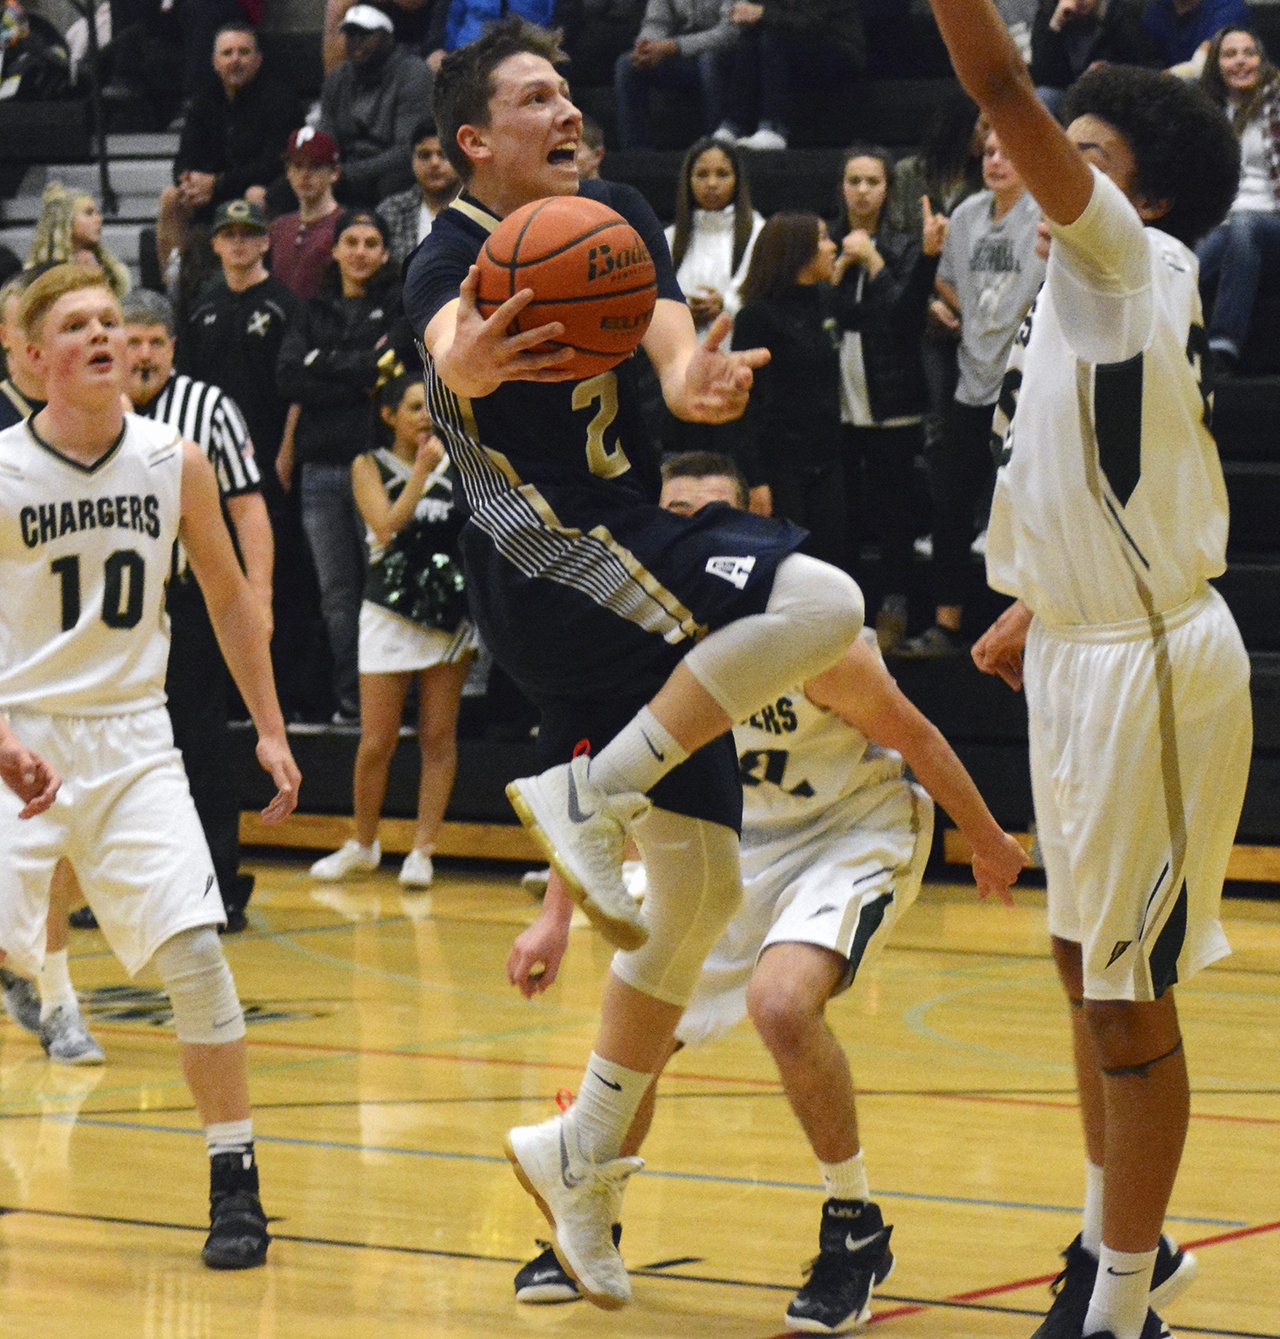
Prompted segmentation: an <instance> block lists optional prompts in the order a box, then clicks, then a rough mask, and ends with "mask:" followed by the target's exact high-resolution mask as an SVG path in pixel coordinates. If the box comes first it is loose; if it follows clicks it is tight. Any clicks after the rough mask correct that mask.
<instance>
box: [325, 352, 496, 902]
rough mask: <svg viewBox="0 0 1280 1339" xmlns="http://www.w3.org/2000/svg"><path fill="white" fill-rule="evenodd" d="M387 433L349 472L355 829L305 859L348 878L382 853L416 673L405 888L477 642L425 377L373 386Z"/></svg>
mask: <svg viewBox="0 0 1280 1339" xmlns="http://www.w3.org/2000/svg"><path fill="white" fill-rule="evenodd" d="M380 404H381V416H382V422H383V423H384V424H385V425H386V427H387V428H388V429H390V437H391V443H390V445H389V446H382V447H379V448H378V449H376V450H374V451H368V452H365V453H364V454H362V455H359V456H357V457H356V458H355V460H354V462H353V463H352V466H351V483H352V488H353V490H354V492H355V499H356V506H357V507H358V508H359V511H360V515H361V517H362V519H363V520H364V523H365V526H366V527H367V530H366V540H367V542H368V546H369V570H368V575H367V577H366V579H365V586H364V602H363V604H362V605H361V607H360V746H359V748H358V750H357V751H356V765H355V778H354V781H353V785H352V790H353V796H354V807H355V820H356V834H355V837H354V838H353V839H352V840H351V841H348V842H346V843H345V844H344V845H343V846H342V847H341V848H340V849H339V850H337V851H334V852H333V854H332V855H327V856H325V857H323V858H322V859H320V860H317V861H316V863H315V864H314V865H312V866H311V874H312V877H313V878H317V879H325V880H335V881H336V880H339V879H345V878H347V877H349V876H350V875H352V874H358V873H361V872H367V871H369V870H373V869H376V868H377V867H378V863H379V861H380V860H381V859H382V848H381V846H380V845H379V843H378V819H379V817H380V816H381V813H382V801H383V798H384V797H385V795H386V791H387V770H388V768H389V767H390V766H391V755H392V754H393V753H394V752H395V749H396V744H397V743H398V742H399V739H400V722H401V719H402V718H403V715H404V704H405V698H406V696H407V695H408V692H409V685H410V684H411V683H412V682H413V681H414V680H415V679H416V680H417V684H418V746H419V749H420V751H421V755H422V771H421V774H420V779H419V783H418V822H417V827H416V829H415V831H414V840H413V849H412V850H411V851H410V852H409V854H408V855H407V856H406V857H405V860H404V864H403V865H402V866H401V867H400V882H401V884H403V885H404V886H405V887H406V888H425V887H426V886H427V885H428V884H429V883H430V882H431V880H432V877H433V874H434V871H433V869H432V865H431V854H432V852H433V851H434V850H435V842H436V835H437V833H438V832H439V830H440V824H441V822H442V820H443V819H444V811H445V806H446V805H447V804H448V802H449V794H450V792H451V791H452V790H453V778H454V774H455V773H456V771H457V767H458V738H457V734H458V730H457V727H458V707H459V704H460V703H461V701H462V685H463V684H464V683H465V682H466V678H467V671H468V669H469V668H470V665H471V657H472V654H473V653H474V650H475V641H474V638H473V637H472V634H471V625H470V624H469V623H468V622H467V619H466V611H467V600H466V593H465V591H464V588H463V578H462V569H461V565H460V563H459V562H458V557H457V552H456V550H457V541H458V532H459V531H460V530H461V528H462V517H461V516H460V515H459V514H458V512H457V511H456V510H455V509H454V505H453V485H452V483H451V482H450V480H449V476H448V473H447V471H448V465H449V462H448V460H447V459H446V458H445V454H444V447H443V446H442V445H441V444H440V440H439V438H438V437H436V435H435V432H434V430H433V426H432V423H431V416H430V414H429V413H428V412H427V401H426V390H425V387H424V386H423V383H422V378H421V377H420V376H419V377H411V376H409V375H408V374H407V373H406V372H405V371H404V369H403V368H399V369H398V370H397V374H396V375H394V376H392V377H391V379H390V380H389V381H388V382H387V384H386V386H384V387H383V390H382V394H381V397H380Z"/></svg>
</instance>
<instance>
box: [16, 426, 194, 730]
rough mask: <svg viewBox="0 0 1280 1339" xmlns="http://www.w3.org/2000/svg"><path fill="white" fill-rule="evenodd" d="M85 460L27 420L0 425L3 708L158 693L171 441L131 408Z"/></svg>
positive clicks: (173, 497)
mask: <svg viewBox="0 0 1280 1339" xmlns="http://www.w3.org/2000/svg"><path fill="white" fill-rule="evenodd" d="M124 422H125V426H124V431H123V432H122V434H121V436H120V439H119V440H118V441H117V442H116V444H115V446H113V447H112V448H111V450H110V451H108V452H107V454H106V455H105V456H104V457H103V458H102V459H101V460H100V461H98V463H97V464H96V465H94V466H92V467H85V466H82V465H78V464H76V463H75V462H74V461H71V460H69V459H67V458H66V457H65V456H62V455H60V454H59V453H58V452H57V451H55V450H54V449H53V448H52V447H50V446H47V445H46V444H44V443H43V442H41V441H40V439H39V438H38V437H37V436H36V435H35V433H34V431H33V430H32V428H31V426H30V422H28V423H21V424H18V425H17V426H16V427H13V428H8V429H6V430H5V431H4V432H0V589H3V591H4V604H3V608H2V612H0V709H4V710H12V709H14V708H25V709H27V710H30V711H38V712H43V713H47V714H49V715H58V716H109V715H117V714H119V713H122V712H129V711H142V710H145V709H147V708H151V707H157V706H162V705H163V704H164V700H165V695H164V675H165V666H166V664H167V662H168V658H169V626H168V619H167V618H166V616H165V612H164V586H165V580H166V578H167V576H168V574H169V561H170V555H171V553H172V551H173V543H174V540H175V538H176V537H177V533H178V521H179V517H180V514H181V506H182V501H181V495H182V441H181V438H180V437H179V436H178V435H177V433H176V432H175V431H174V430H173V428H171V427H169V426H168V425H166V424H162V423H152V422H150V421H149V420H147V419H142V418H138V417H136V416H135V415H133V414H126V415H125V421H124Z"/></svg>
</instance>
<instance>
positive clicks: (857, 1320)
mask: <svg viewBox="0 0 1280 1339" xmlns="http://www.w3.org/2000/svg"><path fill="white" fill-rule="evenodd" d="M896 1263H897V1261H896V1259H895V1257H894V1256H892V1255H890V1256H889V1267H888V1269H886V1270H885V1271H884V1273H883V1274H881V1275H880V1276H879V1278H876V1279H874V1280H873V1282H872V1284H871V1290H870V1292H868V1293H867V1304H866V1306H864V1307H863V1308H862V1310H861V1311H859V1312H858V1314H857V1315H856V1316H848V1317H846V1318H845V1319H844V1320H842V1321H840V1322H839V1323H838V1324H836V1325H824V1324H823V1323H822V1322H821V1321H818V1320H807V1319H805V1317H803V1316H793V1315H791V1313H790V1312H788V1313H787V1315H786V1316H785V1317H784V1319H785V1320H786V1322H787V1329H788V1330H798V1331H800V1332H801V1333H802V1334H841V1333H843V1332H845V1331H847V1330H859V1329H861V1328H862V1327H863V1326H864V1325H866V1323H867V1322H868V1321H869V1320H870V1319H871V1299H872V1298H873V1297H875V1295H876V1289H877V1288H878V1287H879V1286H880V1285H881V1284H882V1283H883V1282H884V1281H885V1280H886V1279H887V1278H888V1277H889V1275H890V1274H892V1273H893V1267H894V1265H895V1264H896Z"/></svg>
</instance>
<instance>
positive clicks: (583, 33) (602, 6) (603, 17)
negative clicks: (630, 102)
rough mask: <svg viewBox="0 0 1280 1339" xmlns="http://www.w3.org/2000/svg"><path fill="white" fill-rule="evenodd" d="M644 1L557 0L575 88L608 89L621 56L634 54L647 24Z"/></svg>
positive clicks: (558, 20)
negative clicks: (645, 23)
mask: <svg viewBox="0 0 1280 1339" xmlns="http://www.w3.org/2000/svg"><path fill="white" fill-rule="evenodd" d="M644 10H645V5H644V0H556V7H555V22H556V24H557V25H559V26H560V27H562V28H563V29H564V44H563V45H564V49H565V52H566V53H567V54H568V57H569V69H570V70H572V71H573V86H574V87H575V88H599V87H602V86H603V87H608V85H610V84H612V83H613V70H614V66H615V65H617V63H618V57H619V56H621V55H622V54H623V53H624V52H626V51H630V50H631V48H632V46H633V44H634V43H635V40H636V33H638V32H639V31H640V25H641V23H642V22H643V21H644Z"/></svg>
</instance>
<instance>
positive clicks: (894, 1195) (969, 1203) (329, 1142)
mask: <svg viewBox="0 0 1280 1339" xmlns="http://www.w3.org/2000/svg"><path fill="white" fill-rule="evenodd" d="M47 1119H49V1120H63V1121H65V1120H68V1119H72V1120H74V1119H75V1118H74V1117H72V1118H69V1117H66V1116H59V1115H51V1116H49V1117H48V1118H47ZM79 1124H81V1125H87V1126H95V1127H97V1128H99V1129H105V1130H140V1131H145V1132H147V1133H148V1134H175V1135H185V1136H187V1137H188V1138H196V1137H203V1133H204V1132H203V1131H202V1130H198V1129H196V1130H189V1129H183V1128H182V1127H181V1126H175V1125H146V1124H143V1123H141V1122H138V1121H121V1120H96V1119H94V1118H93V1117H92V1116H89V1117H82V1118H80V1120H79ZM253 1138H254V1142H255V1143H257V1144H279V1145H281V1146H283V1147H288V1148H316V1149H332V1150H334V1151H335V1152H340V1153H362V1154H364V1153H382V1154H386V1155H388V1156H392V1157H406V1158H427V1159H431V1160H436V1161H442V1162H478V1163H484V1164H488V1165H490V1166H499V1167H505V1166H507V1159H506V1158H505V1157H502V1158H500V1157H497V1156H496V1155H494V1154H491V1153H446V1152H443V1151H441V1150H439V1149H430V1148H398V1147H396V1146H394V1145H383V1144H352V1143H347V1142H345V1141H342V1140H333V1139H299V1138H297V1137H290V1136H286V1135H266V1134H259V1133H258V1132H257V1131H254V1136H253ZM645 1176H646V1177H656V1178H660V1179H662V1180H665V1181H700V1182H702V1183H704V1184H708V1185H723V1186H745V1187H747V1188H748V1189H752V1190H803V1191H809V1192H812V1191H820V1190H821V1189H822V1187H821V1186H820V1185H816V1184H813V1183H811V1182H807V1181H763V1180H758V1179H754V1178H752V1177H746V1176H713V1175H711V1174H710V1173H707V1172H668V1171H660V1170H658V1169H656V1168H649V1169H646V1171H645ZM873 1193H874V1194H875V1195H876V1196H877V1198H881V1199H897V1200H911V1201H913V1202H916V1203H922V1204H955V1205H962V1206H964V1207H967V1208H981V1209H1020V1210H1031V1211H1034V1212H1037V1213H1065V1214H1075V1215H1077V1216H1078V1215H1079V1214H1080V1213H1081V1212H1082V1210H1081V1209H1080V1207H1079V1206H1078V1205H1069V1204H1027V1203H1023V1202H1021V1201H1018V1200H986V1199H972V1198H967V1197H965V1196H960V1195H922V1194H918V1193H916V1192H913V1191H908V1190H879V1189H877V1190H875V1191H873ZM1168 1221H1169V1222H1171V1223H1191V1224H1195V1225H1197V1226H1203V1227H1248V1226H1249V1224H1248V1223H1247V1222H1243V1221H1240V1220H1237V1219H1232V1218H1196V1217H1184V1216H1180V1215H1175V1214H1170V1215H1169V1218H1168Z"/></svg>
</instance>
